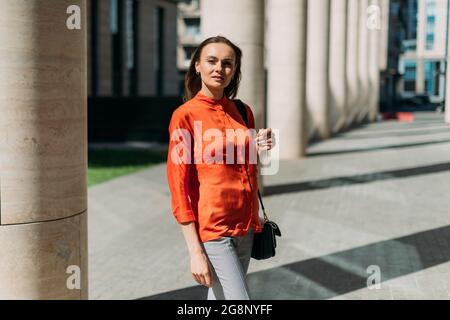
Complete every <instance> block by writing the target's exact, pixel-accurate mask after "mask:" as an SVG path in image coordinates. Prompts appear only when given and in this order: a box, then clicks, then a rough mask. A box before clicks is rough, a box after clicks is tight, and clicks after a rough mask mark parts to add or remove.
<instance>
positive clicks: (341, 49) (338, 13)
mask: <svg viewBox="0 0 450 320" xmlns="http://www.w3.org/2000/svg"><path fill="white" fill-rule="evenodd" d="M346 39H347V0H331V3H330V109H331V110H330V115H331V125H332V131H333V132H338V131H340V130H341V129H342V128H343V127H345V123H346V119H347V112H348V111H347V84H346V65H347V61H346V58H347V47H346V46H347V42H346Z"/></svg>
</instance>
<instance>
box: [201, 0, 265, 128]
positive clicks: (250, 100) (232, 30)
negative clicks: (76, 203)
mask: <svg viewBox="0 0 450 320" xmlns="http://www.w3.org/2000/svg"><path fill="white" fill-rule="evenodd" d="M201 19H202V23H201V33H202V35H203V38H204V39H206V38H209V37H212V36H217V35H222V36H224V37H226V38H228V39H229V40H230V41H232V42H233V43H235V44H236V45H237V46H238V47H240V48H241V50H242V54H243V57H242V67H241V71H242V80H241V84H240V87H239V93H238V98H239V99H242V100H243V101H244V102H245V103H247V104H248V105H249V106H251V108H252V110H253V113H254V115H255V121H256V127H259V128H262V127H263V126H264V123H265V117H264V113H265V112H264V100H265V92H264V81H265V80H264V79H265V75H264V1H260V0H228V1H222V0H203V1H202V2H201Z"/></svg>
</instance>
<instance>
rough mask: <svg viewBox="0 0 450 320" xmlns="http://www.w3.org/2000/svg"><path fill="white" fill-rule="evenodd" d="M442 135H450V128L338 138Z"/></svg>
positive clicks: (356, 138) (341, 137) (340, 136)
mask: <svg viewBox="0 0 450 320" xmlns="http://www.w3.org/2000/svg"><path fill="white" fill-rule="evenodd" d="M438 133H439V134H440V133H450V127H448V128H445V129H433V130H421V131H406V130H405V131H400V132H396V133H391V132H389V133H374V134H353V135H351V136H349V135H345V134H341V135H336V137H338V138H340V139H344V140H359V139H378V138H385V137H387V138H391V137H408V136H420V135H431V134H438Z"/></svg>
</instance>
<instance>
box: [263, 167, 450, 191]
mask: <svg viewBox="0 0 450 320" xmlns="http://www.w3.org/2000/svg"><path fill="white" fill-rule="evenodd" d="M448 170H450V162H444V163H438V164H433V165H428V166H421V167H414V168H408V169H397V170H388V171H380V172H373V173H367V174H358V175H354V176H347V177H336V178H329V179H321V180H314V181H305V182H299V183H288V184H280V185H270V186H264V196H272V195H277V194H284V193H291V192H302V191H312V190H321V189H329V188H335V187H342V186H348V185H353V184H361V183H370V182H375V181H382V180H388V179H397V178H407V177H412V176H417V175H422V174H431V173H437V172H442V171H448Z"/></svg>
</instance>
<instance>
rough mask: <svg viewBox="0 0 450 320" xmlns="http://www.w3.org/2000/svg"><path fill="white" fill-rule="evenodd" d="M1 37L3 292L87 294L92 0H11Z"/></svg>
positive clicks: (17, 295)
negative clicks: (88, 11)
mask: <svg viewBox="0 0 450 320" xmlns="http://www.w3.org/2000/svg"><path fill="white" fill-rule="evenodd" d="M70 6H72V7H71V8H73V9H74V10H75V11H71V13H70V14H67V10H68V7H70ZM78 9H79V10H78ZM71 16H72V18H73V19H72V18H70V17H71ZM78 18H80V20H79V21H80V24H79V25H80V27H81V29H73V30H69V29H68V27H67V25H66V20H69V25H75V27H76V25H77V20H78ZM0 39H2V41H1V43H2V45H1V46H0V83H1V86H0V106H1V108H0V187H1V189H0V194H1V214H0V257H1V260H0V299H86V298H87V293H88V286H87V233H86V230H87V181H86V180H87V179H86V178H87V177H86V173H87V172H86V171H87V170H86V169H87V106H86V104H87V103H86V102H87V86H86V1H85V0H3V1H2V7H1V10H0Z"/></svg>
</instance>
